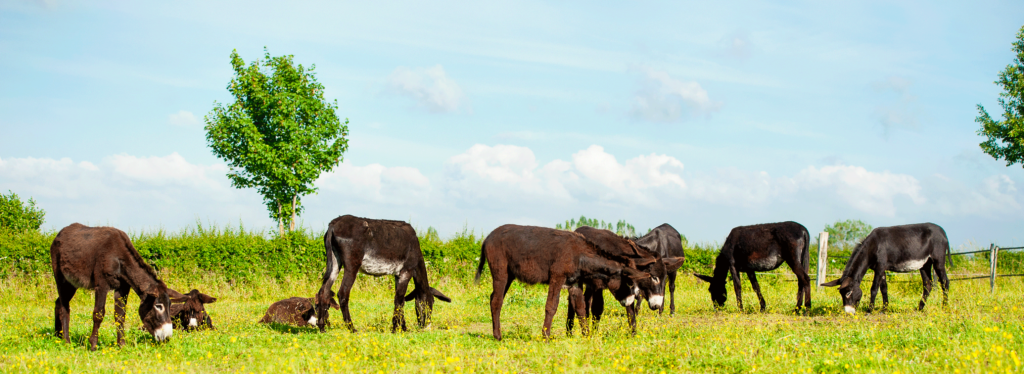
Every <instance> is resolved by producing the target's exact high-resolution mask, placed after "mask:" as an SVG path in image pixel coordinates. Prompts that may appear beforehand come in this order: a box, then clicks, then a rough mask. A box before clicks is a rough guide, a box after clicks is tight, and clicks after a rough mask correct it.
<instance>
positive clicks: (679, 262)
mask: <svg viewBox="0 0 1024 374" xmlns="http://www.w3.org/2000/svg"><path fill="white" fill-rule="evenodd" d="M683 260H685V258H683V257H665V258H663V259H661V261H664V262H665V271H675V270H676V269H679V267H680V266H683Z"/></svg>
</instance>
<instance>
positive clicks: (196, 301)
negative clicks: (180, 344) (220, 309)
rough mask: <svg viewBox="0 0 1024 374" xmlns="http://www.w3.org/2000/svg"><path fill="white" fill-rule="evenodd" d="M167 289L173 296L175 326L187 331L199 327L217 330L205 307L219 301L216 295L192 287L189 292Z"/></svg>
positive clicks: (172, 312) (172, 308) (172, 306)
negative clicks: (183, 292)
mask: <svg viewBox="0 0 1024 374" xmlns="http://www.w3.org/2000/svg"><path fill="white" fill-rule="evenodd" d="M167 291H168V293H169V294H170V296H171V297H172V299H171V303H172V304H171V320H172V321H174V325H175V326H177V327H180V328H181V329H183V330H185V331H193V330H197V329H199V328H206V329H210V330H216V328H214V327H213V320H211V319H210V315H209V314H207V313H206V308H205V305H206V304H211V303H213V302H214V301H217V298H216V297H212V296H210V295H207V294H204V293H202V292H199V290H197V289H192V291H189V293H187V294H181V293H179V292H178V291H175V290H172V289H168V290H167Z"/></svg>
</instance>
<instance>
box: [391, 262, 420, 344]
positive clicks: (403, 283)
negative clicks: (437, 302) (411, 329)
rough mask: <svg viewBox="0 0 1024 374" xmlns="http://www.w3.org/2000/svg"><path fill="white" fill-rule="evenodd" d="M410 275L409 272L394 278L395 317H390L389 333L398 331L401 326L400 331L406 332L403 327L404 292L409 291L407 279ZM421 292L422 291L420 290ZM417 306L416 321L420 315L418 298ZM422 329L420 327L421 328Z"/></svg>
mask: <svg viewBox="0 0 1024 374" xmlns="http://www.w3.org/2000/svg"><path fill="white" fill-rule="evenodd" d="M411 278H412V275H411V274H409V272H402V273H401V274H399V275H396V276H395V315H394V316H393V317H391V333H394V332H395V331H397V330H398V326H402V331H408V328H406V326H405V311H404V309H405V291H406V290H408V289H409V279H411ZM421 291H422V290H421ZM416 304H417V305H416V306H417V308H416V309H417V311H416V314H417V319H422V318H419V316H420V315H421V312H420V311H419V309H420V306H419V304H420V298H419V297H417V298H416ZM421 327H422V326H421Z"/></svg>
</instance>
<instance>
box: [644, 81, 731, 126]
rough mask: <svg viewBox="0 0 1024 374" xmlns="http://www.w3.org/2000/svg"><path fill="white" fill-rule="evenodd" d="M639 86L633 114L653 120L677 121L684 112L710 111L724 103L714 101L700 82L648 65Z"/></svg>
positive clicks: (698, 112) (708, 112) (706, 113)
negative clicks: (651, 67) (676, 76)
mask: <svg viewBox="0 0 1024 374" xmlns="http://www.w3.org/2000/svg"><path fill="white" fill-rule="evenodd" d="M640 70H641V73H642V74H643V78H642V82H641V83H640V89H639V90H637V92H636V94H635V95H634V96H633V107H632V109H630V115H631V116H633V117H634V118H637V119H642V120H646V121H651V122H675V121H678V120H680V119H682V118H683V117H684V116H693V115H710V114H711V113H713V112H716V111H718V109H719V108H720V107H721V106H722V103H720V102H715V101H712V100H711V98H710V97H709V96H708V92H707V91H706V90H704V88H703V87H701V85H700V84H699V83H697V82H686V81H681V80H678V79H675V78H673V77H672V76H670V75H669V74H668V73H667V72H664V71H659V70H654V69H650V68H646V67H642V68H640Z"/></svg>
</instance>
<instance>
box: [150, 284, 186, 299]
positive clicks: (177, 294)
mask: <svg viewBox="0 0 1024 374" xmlns="http://www.w3.org/2000/svg"><path fill="white" fill-rule="evenodd" d="M146 292H147V293H148V292H149V291H148V290H147V291H146ZM167 296H170V297H171V298H172V299H181V298H183V297H185V295H183V294H182V293H181V292H178V291H175V290H173V289H171V288H168V289H167ZM171 301H172V302H175V303H182V302H184V301H174V300H171Z"/></svg>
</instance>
